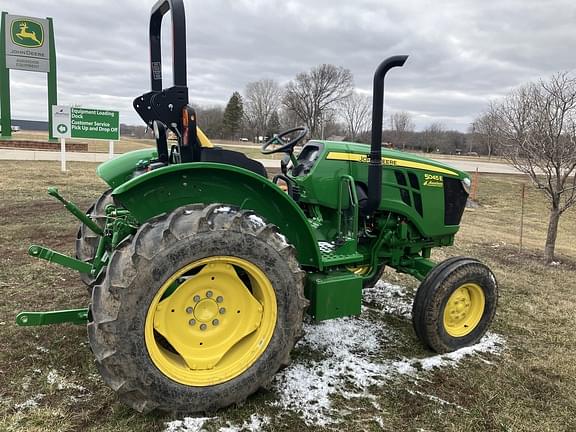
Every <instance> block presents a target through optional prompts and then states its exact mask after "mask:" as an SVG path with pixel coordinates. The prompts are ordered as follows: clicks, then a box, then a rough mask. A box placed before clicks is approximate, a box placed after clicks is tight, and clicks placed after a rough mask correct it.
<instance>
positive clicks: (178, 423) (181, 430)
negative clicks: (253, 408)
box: [164, 414, 270, 432]
mask: <svg viewBox="0 0 576 432" xmlns="http://www.w3.org/2000/svg"><path fill="white" fill-rule="evenodd" d="M216 418H217V417H185V418H184V419H183V420H174V421H171V422H168V423H166V425H165V426H166V429H164V432H203V431H205V430H206V429H204V424H205V423H206V422H207V421H209V420H215V419H216ZM227 423H228V426H224V427H221V428H220V429H219V432H241V431H243V432H260V431H261V430H262V428H263V427H264V426H266V425H267V424H269V423H270V417H267V416H258V415H256V414H252V415H251V416H250V419H249V420H246V421H244V422H243V423H242V424H241V425H234V424H232V423H230V422H227Z"/></svg>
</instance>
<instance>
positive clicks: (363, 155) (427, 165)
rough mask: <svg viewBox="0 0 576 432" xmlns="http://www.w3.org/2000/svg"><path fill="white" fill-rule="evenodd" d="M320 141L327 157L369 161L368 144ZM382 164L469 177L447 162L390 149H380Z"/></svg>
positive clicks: (457, 176) (462, 178)
mask: <svg viewBox="0 0 576 432" xmlns="http://www.w3.org/2000/svg"><path fill="white" fill-rule="evenodd" d="M320 142H322V143H323V144H324V148H325V149H326V158H327V159H331V160H349V161H358V162H366V163H368V161H369V156H370V146H369V145H366V144H358V143H349V142H344V141H320ZM382 166H397V167H401V168H409V169H416V170H422V171H429V172H432V173H435V174H441V175H444V176H450V177H455V178H459V179H460V180H464V179H465V178H469V177H470V176H469V175H468V173H466V172H465V171H461V170H459V169H457V168H454V167H453V166H451V165H449V164H446V163H442V162H438V161H436V160H432V159H428V158H425V157H421V156H416V155H414V154H411V153H406V152H402V151H398V150H391V149H382Z"/></svg>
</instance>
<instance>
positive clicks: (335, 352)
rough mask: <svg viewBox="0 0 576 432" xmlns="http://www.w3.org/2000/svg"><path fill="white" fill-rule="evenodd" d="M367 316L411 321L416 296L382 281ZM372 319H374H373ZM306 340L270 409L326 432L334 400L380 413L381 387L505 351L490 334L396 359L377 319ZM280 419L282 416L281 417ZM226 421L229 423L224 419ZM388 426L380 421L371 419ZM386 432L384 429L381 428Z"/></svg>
mask: <svg viewBox="0 0 576 432" xmlns="http://www.w3.org/2000/svg"><path fill="white" fill-rule="evenodd" d="M364 302H365V304H366V306H365V307H364V310H367V311H368V312H369V311H376V312H378V313H383V314H388V315H395V316H398V317H401V318H403V319H410V317H411V310H412V295H411V294H410V293H409V292H408V290H407V289H406V288H405V287H402V286H398V285H393V284H389V283H386V282H383V281H380V282H378V283H377V284H376V286H375V287H374V288H370V289H366V290H364ZM372 316H373V314H372ZM304 330H305V336H304V337H303V339H302V340H300V342H299V343H298V345H297V348H298V350H299V351H300V352H303V353H310V354H312V355H304V356H302V358H298V359H297V360H295V361H294V362H293V363H292V364H291V365H290V366H289V367H288V368H286V369H284V370H282V371H281V372H279V373H278V374H277V375H276V378H275V380H274V385H273V389H274V391H275V393H276V395H277V399H276V400H275V401H272V402H270V403H269V404H270V405H271V406H272V407H275V408H279V409H281V410H282V411H284V412H286V413H290V412H292V413H295V414H296V415H298V416H299V417H301V418H302V419H303V420H304V422H305V423H306V424H307V425H309V426H314V425H317V426H326V425H330V424H337V423H339V422H340V421H341V419H342V416H343V413H342V412H340V411H339V410H338V409H337V408H336V407H335V406H334V404H333V398H334V397H335V396H339V397H340V398H344V399H353V398H365V399H366V400H367V401H369V402H371V403H372V404H373V405H374V406H375V407H376V408H378V404H377V401H376V399H377V394H378V393H379V392H378V391H375V392H374V393H372V391H374V390H377V388H378V386H382V385H385V384H389V382H390V381H392V380H394V379H397V378H399V377H402V376H409V377H411V378H413V379H418V378H420V377H422V375H423V374H425V373H426V372H427V371H430V370H434V369H437V368H446V367H458V366H459V365H460V363H461V362H462V361H463V360H465V359H466V358H468V357H475V358H477V359H479V360H482V361H484V362H486V363H489V361H487V360H485V359H483V358H482V357H481V356H482V354H498V353H500V352H501V351H502V350H503V349H504V344H505V341H504V339H503V338H502V337H501V336H499V335H497V334H494V333H488V334H487V335H486V336H484V338H483V339H482V340H481V341H480V343H478V344H476V345H474V346H471V347H466V348H462V349H460V350H458V351H454V352H452V353H448V354H442V355H431V356H428V357H422V358H420V357H414V358H408V357H398V356H391V355H390V353H389V350H388V351H387V347H389V346H390V344H391V342H392V341H396V343H395V345H396V346H397V345H398V341H397V340H398V339H399V338H402V334H401V333H400V332H399V331H398V329H397V328H395V327H394V325H392V324H389V323H387V322H386V321H383V320H378V319H374V318H373V317H371V314H369V313H363V315H362V316H360V317H347V318H339V319H334V320H329V321H323V322H320V323H316V324H309V323H305V325H304ZM416 393H417V394H419V395H421V396H423V397H426V398H428V399H430V400H433V401H435V402H437V403H438V404H439V405H441V406H445V405H454V406H455V407H456V408H458V409H460V408H461V407H459V406H457V405H455V404H452V403H451V402H448V401H444V400H443V399H440V398H437V397H436V396H434V395H429V394H426V393H422V392H418V391H416ZM280 415H281V414H280ZM224 419H225V418H224ZM207 420H210V418H204V417H203V418H196V419H195V418H185V419H184V420H176V421H174V422H170V423H167V424H166V426H167V429H166V432H196V431H198V432H200V431H202V430H203V429H202V427H203V425H204V423H205V422H206V421H207ZM368 420H373V421H375V422H376V423H377V424H380V425H383V424H384V420H383V418H382V417H381V416H376V417H374V418H371V419H368ZM268 422H269V419H268V418H267V417H264V416H258V415H256V414H253V415H252V416H251V418H250V421H245V422H244V423H243V424H242V425H240V426H235V425H231V424H230V423H229V422H228V427H222V428H220V432H236V431H253V430H261V429H262V428H263V427H264V428H265V426H266V425H267V424H268ZM382 427H383V426H382Z"/></svg>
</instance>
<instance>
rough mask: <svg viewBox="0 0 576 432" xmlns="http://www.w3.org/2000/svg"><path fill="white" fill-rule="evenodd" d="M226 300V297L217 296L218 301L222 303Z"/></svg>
mask: <svg viewBox="0 0 576 432" xmlns="http://www.w3.org/2000/svg"><path fill="white" fill-rule="evenodd" d="M223 301H224V297H222V296H218V297H216V303H222V302H223Z"/></svg>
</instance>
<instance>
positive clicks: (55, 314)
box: [16, 308, 88, 326]
mask: <svg viewBox="0 0 576 432" xmlns="http://www.w3.org/2000/svg"><path fill="white" fill-rule="evenodd" d="M87 322H88V309H86V308H83V309H70V310H61V311H51V312H20V313H19V314H18V315H17V316H16V324H18V325H19V326H39V325H48V324H61V323H71V324H86V323H87Z"/></svg>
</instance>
